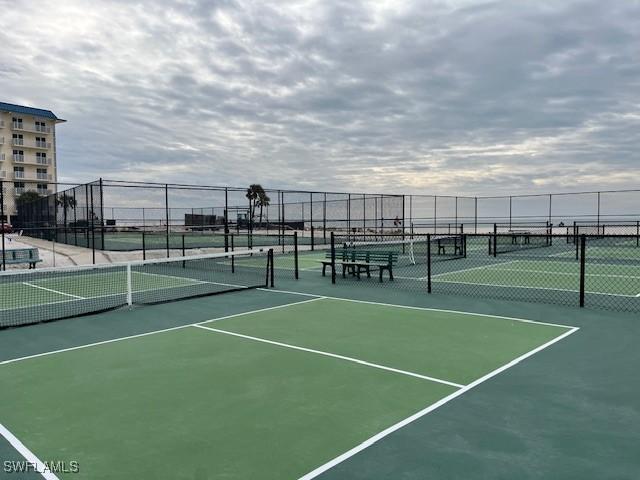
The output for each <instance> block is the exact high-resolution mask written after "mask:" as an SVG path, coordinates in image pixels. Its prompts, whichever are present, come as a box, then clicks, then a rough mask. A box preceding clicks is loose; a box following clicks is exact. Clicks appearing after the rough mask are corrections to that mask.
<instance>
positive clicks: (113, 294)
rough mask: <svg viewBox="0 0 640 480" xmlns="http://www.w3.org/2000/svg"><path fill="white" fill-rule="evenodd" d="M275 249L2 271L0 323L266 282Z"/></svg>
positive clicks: (18, 322) (14, 323)
mask: <svg viewBox="0 0 640 480" xmlns="http://www.w3.org/2000/svg"><path fill="white" fill-rule="evenodd" d="M270 278H271V279H272V278H273V251H272V250H271V249H270V250H244V251H236V252H229V253H218V254H210V255H199V256H190V257H176V258H168V259H158V260H145V261H135V262H126V263H112V264H104V265H91V266H83V267H70V268H45V269H39V270H21V271H7V272H2V273H0V328H2V327H9V326H19V325H26V324H31V323H37V322H43V321H49V320H57V319H61V318H67V317H74V316H78V315H84V314H89V313H96V312H100V311H104V310H109V309H113V308H118V307H122V306H126V305H129V306H131V305H134V304H154V303H162V302H168V301H173V300H179V299H184V298H190V297H198V296H204V295H215V294H219V293H225V292H232V291H237V290H244V289H249V288H258V287H265V286H268V284H269V280H270Z"/></svg>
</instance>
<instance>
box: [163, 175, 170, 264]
mask: <svg viewBox="0 0 640 480" xmlns="http://www.w3.org/2000/svg"><path fill="white" fill-rule="evenodd" d="M164 209H165V219H166V221H167V228H166V233H167V258H169V256H170V255H169V185H168V184H165V186H164Z"/></svg>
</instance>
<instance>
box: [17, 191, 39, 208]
mask: <svg viewBox="0 0 640 480" xmlns="http://www.w3.org/2000/svg"><path fill="white" fill-rule="evenodd" d="M38 199H40V194H39V193H38V192H34V191H31V190H28V191H26V192H23V193H21V194H20V195H19V196H18V198H16V203H17V204H18V205H20V204H23V205H24V204H25V203H31V202H35V201H36V200H38Z"/></svg>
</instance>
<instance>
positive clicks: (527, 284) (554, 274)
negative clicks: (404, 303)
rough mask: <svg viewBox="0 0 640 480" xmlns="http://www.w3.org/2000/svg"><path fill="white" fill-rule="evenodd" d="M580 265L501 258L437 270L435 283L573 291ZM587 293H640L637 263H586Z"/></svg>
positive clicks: (576, 288)
mask: <svg viewBox="0 0 640 480" xmlns="http://www.w3.org/2000/svg"><path fill="white" fill-rule="evenodd" d="M579 278H580V265H579V264H578V263H577V262H570V263H567V262H559V261H557V260H555V259H554V258H552V257H549V258H548V259H535V260H533V259H524V260H517V259H516V260H505V261H503V262H501V263H492V264H488V265H484V266H478V267H471V268H461V269H460V270H453V271H450V272H445V273H439V274H437V275H435V276H434V277H433V281H434V282H436V283H438V282H440V283H459V284H475V285H486V286H493V287H504V288H531V289H543V290H544V289H550V290H558V291H569V292H577V291H578V287H579V285H580V282H579ZM585 281H586V284H585V287H586V291H587V293H590V294H597V295H615V296H628V297H640V266H635V265H615V266H612V265H607V264H593V265H589V269H588V271H587V272H586V273H585Z"/></svg>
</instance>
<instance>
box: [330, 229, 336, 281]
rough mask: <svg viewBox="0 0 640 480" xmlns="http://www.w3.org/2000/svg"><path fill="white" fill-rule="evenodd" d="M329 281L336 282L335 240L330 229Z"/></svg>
mask: <svg viewBox="0 0 640 480" xmlns="http://www.w3.org/2000/svg"><path fill="white" fill-rule="evenodd" d="M331 283H336V241H335V235H334V232H333V231H331Z"/></svg>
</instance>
